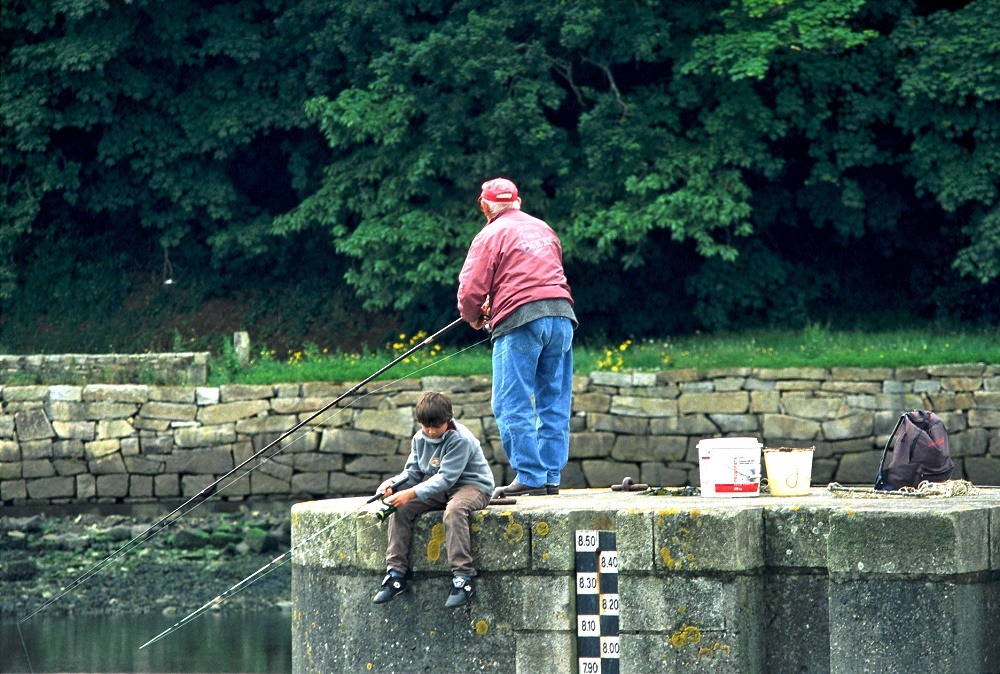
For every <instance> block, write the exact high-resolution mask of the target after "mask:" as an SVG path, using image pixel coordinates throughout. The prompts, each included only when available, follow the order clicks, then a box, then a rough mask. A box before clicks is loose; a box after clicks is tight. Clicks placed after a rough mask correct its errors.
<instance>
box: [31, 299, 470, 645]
mask: <svg viewBox="0 0 1000 674" xmlns="http://www.w3.org/2000/svg"><path fill="white" fill-rule="evenodd" d="M462 322H463V320H462V319H461V318H458V319H456V320H455V321H453V322H451V323H449V324H448V325H446V326H445V327H443V328H441V329H440V330H438V331H437V332H435V333H434V334H433V335H430V336H429V337H427V338H425V339H424V340H423V341H421V342H419V343H418V344H416V345H414V346H413V347H412V348H410V349H409V350H408V351H406V352H405V353H403V354H401V355H399V356H398V357H396V358H395V359H393V360H392V361H391V362H390V363H388V364H387V365H384V366H383V367H381V368H380V369H379V370H378V371H377V372H375V373H374V374H372V375H370V376H368V377H367V378H365V379H364V380H362V381H360V382H358V383H357V384H355V385H354V386H352V387H351V388H350V389H348V390H347V391H345V392H344V393H342V394H340V395H339V396H337V397H336V398H335V399H334V400H332V401H330V402H329V403H327V404H326V405H324V406H323V407H321V408H320V409H319V410H317V411H315V412H313V413H312V414H311V415H309V416H308V417H306V418H305V419H303V420H302V421H300V422H299V423H297V424H296V425H295V426H293V427H292V428H290V429H288V430H287V431H285V432H284V433H282V434H281V435H279V436H278V437H277V438H275V439H274V440H272V441H271V442H270V443H268V444H267V445H265V446H264V447H262V448H261V449H259V450H258V451H256V452H255V453H254V454H252V455H251V456H249V457H247V458H246V459H244V460H243V461H241V462H240V463H239V464H238V465H237V466H235V467H234V468H232V469H230V470H229V471H228V472H227V473H225V474H224V475H222V476H220V477H219V478H218V479H216V480H215V482H213V483H212V484H210V485H208V486H206V487H204V488H202V489H201V491H199V492H198V493H197V494H195V495H194V496H192V497H191V498H189V499H188V500H187V501H185V502H184V503H182V504H181V505H179V506H177V507H176V508H174V510H172V511H170V512H169V513H167V514H166V515H164V516H163V517H162V518H160V519H159V520H157V521H156V522H154V523H153V524H151V525H150V526H149V527H148V528H147V529H145V530H144V531H143V532H141V533H140V534H138V535H137V536H135V537H133V538H132V539H131V540H129V541H128V542H127V543H125V544H123V545H122V546H121V547H120V548H118V549H117V550H115V551H114V552H112V553H111V554H110V555H108V556H107V557H105V558H104V559H103V560H101V561H100V562H98V563H97V564H95V565H94V566H92V567H91V568H90V569H88V570H87V571H85V572H84V573H83V574H81V575H80V576H78V577H77V578H75V579H74V580H73V581H72V582H70V584H69V585H67V586H66V587H65V588H63V589H62V590H60V591H59V592H58V593H56V594H55V595H54V596H52V597H50V598H49V599H48V600H46V601H45V602H44V603H42V605H41V606H39V607H38V608H36V609H35V610H33V611H32V612H31V613H29V614H28V615H26V616H25V617H24V618H21V619H20V620H18V622H17V624H18V626H20V625H21V623H23V622H25V621H27V620H30V619H31V618H32V617H34V616H35V615H37V614H38V613H39V612H41V611H43V610H45V609H46V608H47V607H48V606H50V605H51V604H53V603H54V602H56V601H58V600H59V599H61V598H62V597H64V596H66V595H67V594H68V593H69V592H71V591H72V590H73V589H75V588H77V587H79V586H80V585H82V584H83V583H85V582H87V581H88V580H90V579H91V578H93V577H94V576H95V575H97V574H98V573H100V572H101V571H102V570H104V569H105V568H106V567H107V566H108V565H110V564H111V563H113V562H114V561H116V560H117V559H119V558H121V557H123V556H125V555H127V554H128V553H130V552H132V551H133V550H135V549H136V548H138V547H139V546H141V545H143V544H144V543H146V542H147V541H148V540H149V539H151V538H153V536H156V535H157V534H159V533H160V532H161V531H163V530H164V529H166V528H168V527H170V526H172V525H173V524H175V523H176V522H178V521H179V520H180V519H181V518H183V517H184V516H185V515H187V514H188V513H189V512H191V511H192V510H194V509H195V508H197V507H198V506H200V505H201V504H202V503H204V502H205V501H207V500H208V499H209V498H211V497H212V496H213V495H214V494H216V493H218V492H220V491H224V490H225V489H227V488H228V487H229V486H231V485H232V484H233V483H235V482H236V480H239V479H242V478H243V477H244V476H246V475H249V474H250V473H251V472H253V471H254V470H256V469H257V468H259V467H260V466H261V465H263V464H264V463H266V462H267V461H269V460H270V459H271V458H273V457H274V456H276V455H277V454H278V453H280V452H281V451H283V450H284V449H285V448H286V447H290V446H292V445H293V444H294V443H295V442H297V441H298V440H299V439H301V438H303V437H305V433H302V434H301V435H299V436H298V437H297V438H295V439H294V440H292V441H291V442H290V443H288V445H286V446H285V447H280V446H278V445H279V443H280V442H281V441H283V440H285V439H287V438H288V437H289V436H291V435H292V434H293V433H295V432H296V431H298V430H300V429H301V428H302V427H304V426H305V425H307V424H309V423H311V422H313V421H314V420H316V419H317V418H319V417H320V416H322V415H324V414H326V413H327V412H328V411H329V410H330V409H331V408H333V407H334V406H335V405H337V403H339V402H340V401H342V400H343V399H344V398H346V397H347V396H349V395H352V394H355V393H357V392H358V391H359V390H361V388H362V387H363V386H364V385H366V384H368V383H369V382H371V381H372V380H374V379H375V378H376V377H378V376H379V375H381V374H383V373H384V372H386V371H387V370H389V369H390V368H392V367H394V366H395V365H397V364H399V363H400V362H401V361H403V360H404V359H406V358H408V357H409V356H410V355H412V354H413V353H414V352H416V351H417V350H419V349H421V348H423V347H424V346H427V345H428V344H430V343H431V342H433V341H434V340H435V339H437V338H438V337H440V336H441V335H443V334H444V333H446V332H448V331H449V330H451V329H452V328H454V327H456V326H457V325H459V324H460V323H462ZM487 339H489V338H486V339H483V340H482V341H480V342H477V343H476V344H473V345H472V346H469V347H466V348H465V349H462V350H461V351H458V352H456V353H455V354H451V355H448V356H446V357H444V358H442V359H440V360H438V361H435V362H434V363H430V364H428V365H426V366H424V367H423V368H420V369H418V370H416V371H415V372H413V373H411V375H412V374H417V373H419V372H422V371H423V370H425V369H427V368H430V367H433V366H434V365H437V364H438V363H441V362H443V361H445V360H447V359H448V358H451V357H452V356H456V355H458V354H460V353H462V352H464V351H467V350H468V349H471V348H474V347H476V346H478V345H479V344H482V343H483V342H485V341H487ZM401 379H403V378H402V377H400V378H398V379H396V380H394V381H391V382H387V383H386V384H385V385H383V386H382V387H381V388H378V389H375V390H374V391H371V392H367V393H365V394H363V395H362V396H360V397H358V398H356V399H355V400H353V401H351V403H350V405H353V404H354V403H355V402H357V401H359V400H363V399H364V398H365V397H367V396H369V395H372V394H374V393H377V392H378V391H382V390H384V389H385V388H387V387H389V386H391V385H392V384H394V383H396V382H398V381H400V380H401ZM350 405H348V406H347V407H344V408H342V409H339V410H334V411H333V412H332V413H331V414H330V415H328V416H327V417H326V418H324V419H323V420H322V421H320V422H317V424H316V425H319V424H320V423H323V422H325V421H328V420H329V419H330V418H333V417H334V416H336V415H338V414H341V413H342V412H344V411H345V410H347V409H350ZM276 446H278V449H277V450H276V451H274V452H272V453H271V454H270V455H268V456H265V457H264V460H263V461H261V462H260V463H258V464H257V465H255V466H251V467H250V468H248V469H247V470H246V471H245V472H244V473H241V474H239V475H236V477H233V476H234V475H235V474H236V473H238V472H239V471H240V470H241V469H243V468H244V467H245V466H247V464H249V463H250V462H252V461H256V460H257V459H259V458H260V457H261V456H263V455H264V454H265V453H266V452H267V451H268V450H270V449H272V448H274V447H276ZM230 478H232V479H231V480H230ZM225 480H229V482H226V483H225V484H224V485H223V486H222V487H221V488H218V487H219V485H220V484H221V483H223V482H224V481H225Z"/></svg>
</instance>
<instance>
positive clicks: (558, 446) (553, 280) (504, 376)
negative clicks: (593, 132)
mask: <svg viewBox="0 0 1000 674" xmlns="http://www.w3.org/2000/svg"><path fill="white" fill-rule="evenodd" d="M479 205H480V208H481V209H482V211H483V215H485V216H486V220H487V221H486V226H485V227H483V229H482V231H480V232H479V234H477V235H476V238H475V239H474V240H473V241H472V246H471V247H470V248H469V254H468V256H467V257H466V259H465V265H463V267H462V273H461V274H460V275H459V278H458V281H459V286H458V309H459V312H460V313H461V315H462V318H464V319H465V320H466V321H468V322H469V323H471V324H472V326H473V327H475V328H477V329H478V328H481V327H483V325H485V324H486V322H487V320H488V321H489V325H490V330H491V335H492V340H493V414H494V416H495V417H496V421H497V427H498V428H499V430H500V440H501V442H502V443H503V447H504V450H505V451H506V452H507V458H508V460H509V461H510V465H511V467H512V468H513V469H514V470H515V471H516V473H517V476H516V477H515V478H514V481H513V482H511V483H510V484H509V485H507V486H506V487H498V488H497V490H496V491H495V492H494V496H498V495H500V493H501V492H503V495H505V496H520V495H527V494H558V493H559V481H560V473H561V471H562V469H563V467H564V466H565V465H566V461H567V459H568V457H569V417H570V404H571V400H570V398H571V394H572V387H573V330H574V329H575V328H576V326H577V320H576V315H575V314H574V313H573V297H572V296H571V295H570V289H569V283H567V282H566V274H565V272H564V271H563V264H562V244H561V243H560V242H559V237H558V236H556V233H555V232H554V231H552V228H551V227H549V226H548V225H547V224H545V223H544V222H543V221H541V220H539V219H538V218H534V217H532V216H530V215H528V214H526V213H523V212H522V211H521V200H520V199H519V198H518V196H517V186H516V185H514V183H512V182H511V181H510V180H507V179H505V178H496V179H494V180H490V181H488V182H485V183H483V187H482V194H480V196H479ZM532 401H533V402H532Z"/></svg>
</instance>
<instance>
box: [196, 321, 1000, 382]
mask: <svg viewBox="0 0 1000 674" xmlns="http://www.w3.org/2000/svg"><path fill="white" fill-rule="evenodd" d="M425 337H426V335H425V334H424V333H418V334H416V335H412V336H410V337H407V336H406V335H400V336H399V339H398V340H397V341H395V342H393V343H391V344H387V345H386V346H385V347H383V348H382V349H380V350H376V351H370V352H366V353H358V354H346V353H330V352H329V351H328V350H327V349H320V348H319V347H316V346H309V347H307V348H305V349H302V350H300V351H291V352H289V353H288V354H287V355H286V356H285V357H284V358H278V357H277V354H276V353H275V352H274V351H268V350H267V349H266V348H259V349H257V351H256V353H255V354H254V356H253V357H252V358H251V362H250V364H249V365H248V366H247V367H246V368H241V367H239V366H238V365H237V364H236V361H235V356H234V354H233V353H232V350H231V347H228V348H227V349H224V353H223V357H222V358H221V359H217V361H216V362H219V360H221V362H220V363H219V365H216V366H213V368H212V372H211V374H210V378H209V383H210V384H212V385H219V384H226V383H242V384H276V383H285V382H287V383H292V382H305V381H338V382H343V381H360V380H362V379H365V378H366V377H368V376H370V375H371V374H373V373H374V372H376V371H378V370H379V369H380V368H381V367H384V366H385V365H387V364H388V363H390V362H391V361H392V360H393V359H395V358H397V357H398V356H400V355H402V354H403V353H405V352H406V351H407V350H408V349H409V348H411V347H412V346H414V345H416V344H418V343H419V342H420V341H422V340H423V339H424V338H425ZM573 355H574V370H575V371H576V373H577V374H588V373H590V372H596V371H605V372H657V371H661V370H671V369H679V368H696V369H702V370H704V369H709V368H723V367H759V368H781V367H838V366H843V367H865V368H872V367H915V366H921V365H936V364H945V363H974V362H987V363H1000V329H997V328H993V329H987V330H979V331H969V332H930V331H919V330H900V331H894V332H882V333H863V332H833V331H830V330H827V329H826V328H823V327H822V326H818V325H812V326H809V327H807V328H805V329H804V330H800V331H755V332H746V333H740V334H726V335H723V334H719V335H703V334H699V333H696V334H694V335H691V336H687V337H682V338H677V339H664V340H643V341H640V342H633V341H632V340H625V341H623V342H621V343H620V344H616V345H612V346H593V345H577V346H576V347H575V348H574V350H573ZM490 372H491V351H490V349H489V347H488V345H486V344H479V345H476V346H472V347H467V348H465V349H458V348H455V349H452V350H450V351H449V350H447V349H444V348H442V347H441V346H440V345H439V344H432V345H429V346H427V347H425V348H423V349H420V350H418V351H416V352H415V353H413V354H412V355H410V356H409V357H407V358H406V359H404V360H403V361H402V362H401V363H399V364H398V365H396V366H395V367H394V368H393V369H392V370H390V371H388V372H386V373H385V374H384V375H382V376H381V377H380V379H398V378H405V377H426V376H432V375H433V376H451V375H454V376H466V375H474V374H490Z"/></svg>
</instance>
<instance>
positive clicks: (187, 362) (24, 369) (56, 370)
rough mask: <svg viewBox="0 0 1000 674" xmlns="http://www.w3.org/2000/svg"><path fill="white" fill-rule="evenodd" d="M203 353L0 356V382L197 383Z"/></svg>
mask: <svg viewBox="0 0 1000 674" xmlns="http://www.w3.org/2000/svg"><path fill="white" fill-rule="evenodd" d="M210 358H211V355H210V354H209V353H208V352H207V351H205V352H184V353H137V354H89V353H75V354H74V353H70V354H52V355H42V354H39V355H32V356H9V355H0V384H25V383H36V384H40V383H53V382H60V383H74V384H86V383H90V382H102V383H113V382H114V383H122V384H125V383H130V382H144V383H148V384H170V385H187V386H196V385H198V384H204V383H205V382H206V381H207V380H208V364H209V360H210Z"/></svg>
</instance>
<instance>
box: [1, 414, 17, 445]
mask: <svg viewBox="0 0 1000 674" xmlns="http://www.w3.org/2000/svg"><path fill="white" fill-rule="evenodd" d="M13 437H14V415H13V414H0V438H5V439H13Z"/></svg>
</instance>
